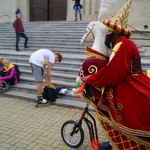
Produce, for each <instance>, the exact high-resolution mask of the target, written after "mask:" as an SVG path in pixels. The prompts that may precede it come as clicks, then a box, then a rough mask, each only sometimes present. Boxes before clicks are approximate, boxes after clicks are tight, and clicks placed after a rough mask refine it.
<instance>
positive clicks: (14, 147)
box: [0, 96, 105, 150]
mask: <svg viewBox="0 0 150 150" xmlns="http://www.w3.org/2000/svg"><path fill="white" fill-rule="evenodd" d="M82 111H83V110H82V109H78V108H71V107H66V106H57V105H54V104H53V105H49V106H46V107H40V108H36V107H35V103H34V102H29V101H26V100H19V99H17V98H10V97H9V98H7V97H1V96H0V150H73V149H72V148H70V147H68V146H67V145H65V144H64V142H63V141H62V138H61V133H60V130H61V126H62V124H63V123H64V122H65V121H67V120H70V119H72V120H78V119H79V117H80V115H81V113H82ZM92 114H93V115H94V116H95V112H92ZM95 118H96V116H95ZM97 125H98V132H99V140H100V141H105V137H104V136H103V134H102V131H101V128H100V127H99V123H98V121H97ZM83 128H84V132H85V139H84V143H83V144H82V145H81V146H80V147H79V148H77V150H92V148H91V147H90V144H89V140H90V138H89V134H88V129H87V127H86V126H85V123H83Z"/></svg>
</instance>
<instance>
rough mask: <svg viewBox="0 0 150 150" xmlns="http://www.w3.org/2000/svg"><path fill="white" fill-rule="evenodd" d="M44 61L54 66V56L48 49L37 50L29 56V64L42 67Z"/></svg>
mask: <svg viewBox="0 0 150 150" xmlns="http://www.w3.org/2000/svg"><path fill="white" fill-rule="evenodd" d="M44 60H46V61H47V62H50V63H52V64H54V62H55V54H54V53H53V52H52V51H51V50H48V49H39V50H37V51H35V52H34V53H32V54H31V56H30V59H29V62H30V63H33V64H35V65H37V66H40V67H43V64H44Z"/></svg>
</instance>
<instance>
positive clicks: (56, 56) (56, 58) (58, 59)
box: [55, 53, 62, 62]
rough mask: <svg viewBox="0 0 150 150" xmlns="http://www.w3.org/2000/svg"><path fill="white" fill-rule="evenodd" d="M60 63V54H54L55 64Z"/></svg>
mask: <svg viewBox="0 0 150 150" xmlns="http://www.w3.org/2000/svg"><path fill="white" fill-rule="evenodd" d="M61 61H62V55H61V54H60V53H55V62H61Z"/></svg>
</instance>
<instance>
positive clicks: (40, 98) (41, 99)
mask: <svg viewBox="0 0 150 150" xmlns="http://www.w3.org/2000/svg"><path fill="white" fill-rule="evenodd" d="M38 103H39V104H46V103H47V100H46V99H43V96H38Z"/></svg>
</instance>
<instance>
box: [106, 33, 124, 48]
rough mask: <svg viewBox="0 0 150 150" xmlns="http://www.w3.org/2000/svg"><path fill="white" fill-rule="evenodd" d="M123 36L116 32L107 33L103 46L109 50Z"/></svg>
mask: <svg viewBox="0 0 150 150" xmlns="http://www.w3.org/2000/svg"><path fill="white" fill-rule="evenodd" d="M121 36H123V35H121V34H119V33H117V32H109V33H108V34H107V35H106V37H105V45H106V46H107V47H108V48H109V49H111V48H112V46H113V45H114V43H115V42H116V41H117V40H118V39H119V38H120V37H121Z"/></svg>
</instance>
